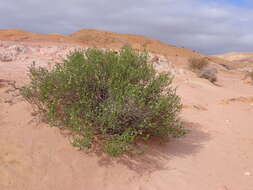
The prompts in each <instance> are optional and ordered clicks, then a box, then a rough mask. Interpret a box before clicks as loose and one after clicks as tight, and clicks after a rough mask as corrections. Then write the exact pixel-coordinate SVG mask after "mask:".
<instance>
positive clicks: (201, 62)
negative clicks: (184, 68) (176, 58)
mask: <svg viewBox="0 0 253 190" xmlns="http://www.w3.org/2000/svg"><path fill="white" fill-rule="evenodd" d="M189 64H190V65H189V67H190V69H191V70H192V71H194V72H199V71H201V70H203V69H204V68H205V67H207V65H208V64H209V63H208V60H207V59H206V58H190V59H189Z"/></svg>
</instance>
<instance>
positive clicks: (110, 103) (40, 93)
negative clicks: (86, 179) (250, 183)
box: [21, 48, 185, 156]
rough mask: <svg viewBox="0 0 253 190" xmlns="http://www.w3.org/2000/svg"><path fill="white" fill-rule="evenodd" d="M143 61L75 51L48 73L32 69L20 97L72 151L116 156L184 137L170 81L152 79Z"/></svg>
mask: <svg viewBox="0 0 253 190" xmlns="http://www.w3.org/2000/svg"><path fill="white" fill-rule="evenodd" d="M147 58H148V54H147V53H139V52H135V51H134V50H132V49H130V48H123V49H122V50H121V51H120V52H119V53H117V54H115V53H114V52H113V51H103V50H98V49H88V50H87V51H85V52H83V51H75V52H72V53H70V55H69V56H68V57H67V59H66V60H64V61H63V62H62V63H58V64H56V65H55V66H54V68H53V69H52V70H48V69H46V68H42V67H36V66H35V64H33V65H32V66H31V67H30V68H29V76H30V80H31V82H30V84H29V85H28V86H26V87H23V88H22V90H21V94H22V95H23V97H25V99H26V100H27V101H28V102H30V103H31V104H33V105H35V107H36V108H37V109H38V111H40V113H42V114H43V115H44V116H46V119H47V121H48V122H49V123H50V124H51V125H53V126H58V127H61V128H67V129H69V130H72V131H73V133H74V134H75V135H74V137H75V140H74V141H73V145H74V146H79V147H88V148H90V147H92V145H94V144H96V145H99V146H98V147H100V148H101V149H102V150H104V151H105V152H107V153H109V154H111V155H113V156H118V155H120V154H122V153H124V152H129V151H131V150H132V145H133V144H134V143H135V142H136V140H137V139H139V138H143V139H148V137H152V136H158V137H161V138H165V139H166V138H169V137H178V136H180V135H183V134H184V133H185V130H184V129H183V128H182V126H181V122H180V120H179V118H178V114H179V112H180V110H181V107H182V106H181V103H180V98H179V97H178V96H177V95H176V90H175V89H174V88H172V87H171V82H172V78H171V77H170V75H169V74H168V73H162V74H157V73H156V72H155V70H154V68H153V67H152V66H151V65H148V64H147ZM96 147H97V146H96Z"/></svg>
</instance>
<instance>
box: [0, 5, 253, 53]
mask: <svg viewBox="0 0 253 190" xmlns="http://www.w3.org/2000/svg"><path fill="white" fill-rule="evenodd" d="M232 2H233V3H232ZM0 28H18V29H24V30H28V31H31V32H39V33H56V32H57V33H64V34H70V33H72V32H74V31H76V30H79V29H81V28H94V29H101V30H110V31H114V32H120V33H133V34H141V35H144V36H147V37H152V38H155V39H158V40H161V41H164V42H167V43H169V44H173V45H177V46H184V47H187V48H191V49H194V50H197V51H199V52H202V53H207V54H214V53H224V52H230V51H252V52H253V6H252V2H250V1H247V2H246V1H244V2H243V1H242V0H231V1H229V0H227V1H225V0H209V1H208V0H1V1H0Z"/></svg>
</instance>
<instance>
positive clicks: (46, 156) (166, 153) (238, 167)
mask: <svg viewBox="0 0 253 190" xmlns="http://www.w3.org/2000/svg"><path fill="white" fill-rule="evenodd" d="M17 46H19V47H20V48H16V47H17ZM76 47H77V46H76ZM74 48H75V47H73V45H72V46H70V45H68V44H48V43H40V44H38V43H17V42H6V41H5V42H4V41H2V42H0V54H1V53H2V54H5V55H6V54H8V53H9V52H12V54H11V55H10V56H11V59H12V60H11V61H2V62H0V189H1V190H69V189H75V190H84V189H87V190H101V189H105V190H106V189H108V190H114V189H115V190H125V189H126V190H129V189H131V190H169V189H171V190H253V151H252V147H253V137H252V133H253V125H252V123H253V117H252V116H253V101H252V99H251V97H253V86H252V85H250V84H248V83H244V82H243V81H242V80H241V78H242V76H241V75H240V74H237V73H234V72H219V75H218V80H219V81H218V84H219V85H218V86H216V85H213V84H212V83H210V82H208V81H206V80H204V79H199V78H197V77H196V76H195V75H194V74H193V73H191V72H189V71H187V70H186V69H182V68H180V69H179V68H177V67H176V68H177V69H174V71H173V72H174V73H175V80H174V85H175V86H177V87H178V94H179V95H180V96H181V97H182V101H183V104H184V109H183V112H182V114H181V117H182V119H183V120H184V121H185V123H186V127H187V128H188V129H190V133H189V134H188V135H186V136H185V137H183V138H180V139H177V140H172V141H171V142H169V143H167V144H164V145H157V144H155V143H154V144H152V145H151V148H149V150H148V151H147V152H146V153H145V154H144V155H140V156H131V157H130V156H123V157H120V158H110V157H108V156H107V155H104V154H98V153H96V154H95V153H92V152H85V151H77V150H76V149H75V148H74V147H72V146H71V144H70V143H69V138H68V136H66V135H64V134H62V133H61V131H60V130H59V129H57V128H51V127H48V126H47V125H46V124H43V123H40V122H38V120H37V119H36V117H35V116H33V114H32V108H31V106H30V105H29V104H28V103H26V102H25V101H24V100H23V99H22V98H21V97H20V96H19V93H18V90H15V89H13V85H11V84H12V83H11V82H8V81H6V80H10V81H13V80H15V81H16V87H20V86H22V85H24V84H25V83H27V82H28V79H27V75H26V74H27V73H26V71H27V66H29V65H30V64H31V63H32V62H33V61H36V63H37V64H39V65H42V66H47V63H48V62H54V61H59V60H60V59H61V58H62V57H64V55H65V54H66V52H68V51H69V50H71V49H74ZM13 49H14V50H13ZM20 49H21V50H22V51H21V50H20ZM8 55H9V54H8ZM5 58H6V57H5ZM180 61H181V62H183V60H181V59H180V58H174V59H173V58H171V60H170V61H168V62H169V63H166V62H165V60H163V61H162V62H161V63H160V65H159V64H158V66H157V67H158V69H160V70H166V69H171V67H173V68H174V67H175V65H180ZM173 65H174V66H173ZM240 97H241V98H240Z"/></svg>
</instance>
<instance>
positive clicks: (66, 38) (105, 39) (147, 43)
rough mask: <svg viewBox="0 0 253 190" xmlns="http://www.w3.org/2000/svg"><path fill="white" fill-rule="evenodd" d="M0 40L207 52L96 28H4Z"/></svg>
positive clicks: (186, 53)
mask: <svg viewBox="0 0 253 190" xmlns="http://www.w3.org/2000/svg"><path fill="white" fill-rule="evenodd" d="M0 40H13V41H21V42H22V41H31V42H60V43H75V44H79V45H84V46H88V47H98V48H111V49H120V48H121V47H123V46H126V45H128V46H131V47H132V48H134V49H136V50H144V49H146V50H148V51H149V52H151V53H155V54H160V55H164V56H172V57H181V58H186V59H188V58H191V57H204V56H205V55H204V54H201V53H198V52H195V51H193V50H190V49H187V48H182V47H176V46H173V45H169V44H166V43H164V42H161V41H159V40H154V39H151V38H147V37H144V36H141V35H133V34H119V33H115V32H109V31H101V30H94V29H82V30H79V31H76V32H74V33H72V34H70V35H64V34H57V33H54V34H39V33H32V32H27V31H24V30H18V29H5V30H0ZM207 57H208V58H209V60H211V61H213V62H216V63H219V64H228V65H229V64H231V63H230V61H228V60H224V59H226V58H225V57H224V58H223V57H222V56H207Z"/></svg>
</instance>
